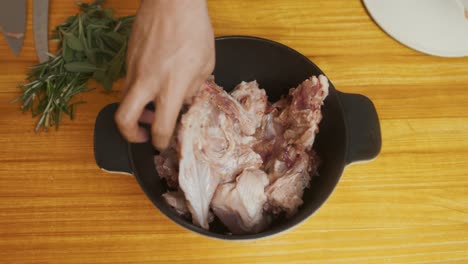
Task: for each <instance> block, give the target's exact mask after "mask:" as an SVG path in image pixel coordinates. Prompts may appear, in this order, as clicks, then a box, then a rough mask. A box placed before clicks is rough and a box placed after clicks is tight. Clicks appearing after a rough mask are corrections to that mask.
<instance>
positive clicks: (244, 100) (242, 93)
mask: <svg viewBox="0 0 468 264" xmlns="http://www.w3.org/2000/svg"><path fill="white" fill-rule="evenodd" d="M231 95H232V97H234V99H236V100H237V101H238V102H239V103H240V104H241V105H242V107H244V109H245V110H246V111H247V113H248V114H249V116H250V119H251V120H252V121H253V122H254V124H255V128H258V127H259V126H260V125H261V123H262V118H263V116H264V115H265V111H266V107H267V103H268V101H267V95H266V92H265V90H263V89H260V88H259V87H258V83H257V81H251V82H241V83H240V84H239V85H237V86H236V88H234V91H232V92H231Z"/></svg>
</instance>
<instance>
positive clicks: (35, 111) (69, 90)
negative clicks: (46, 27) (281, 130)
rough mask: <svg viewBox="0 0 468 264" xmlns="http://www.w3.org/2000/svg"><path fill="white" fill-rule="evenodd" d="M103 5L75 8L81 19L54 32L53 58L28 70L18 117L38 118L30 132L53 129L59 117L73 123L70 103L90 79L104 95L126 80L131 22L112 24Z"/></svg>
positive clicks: (130, 18)
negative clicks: (23, 113) (24, 114)
mask: <svg viewBox="0 0 468 264" xmlns="http://www.w3.org/2000/svg"><path fill="white" fill-rule="evenodd" d="M101 2H102V1H97V2H95V3H93V4H84V3H78V6H79V7H80V13H79V14H77V15H75V16H71V17H69V18H68V19H67V20H66V21H65V22H64V23H62V24H60V25H59V26H57V27H56V29H55V30H54V32H53V39H54V40H56V41H58V42H59V48H58V51H57V54H56V55H52V54H49V56H50V59H49V60H48V61H46V62H43V63H41V64H37V65H35V66H32V67H30V69H31V71H30V72H29V73H28V75H27V78H26V79H27V81H28V83H26V84H23V85H20V86H19V88H20V89H21V90H22V92H23V94H22V95H21V96H20V97H18V98H16V99H15V100H14V102H18V101H21V102H22V105H21V109H22V110H23V111H31V113H32V115H33V117H38V122H37V125H36V128H35V131H36V132H38V131H40V130H41V129H47V128H49V127H50V126H55V127H56V128H58V126H59V124H60V121H61V118H62V114H66V115H69V116H70V118H71V119H73V118H74V114H73V113H74V108H75V107H76V105H78V104H81V103H84V102H83V101H79V102H72V101H73V100H72V99H73V97H74V96H75V95H77V94H79V93H82V92H87V91H90V90H91V89H89V88H88V87H87V82H88V80H90V79H95V80H96V81H97V82H99V83H101V84H102V85H103V87H104V88H105V89H106V90H111V89H112V84H113V83H114V82H115V81H116V80H117V79H119V78H120V77H123V76H124V75H125V70H126V69H125V57H126V51H127V42H128V38H129V36H130V32H131V26H132V23H133V21H134V16H127V17H120V18H115V17H114V16H113V11H112V10H111V9H103V8H102V7H101V5H100V3H101Z"/></svg>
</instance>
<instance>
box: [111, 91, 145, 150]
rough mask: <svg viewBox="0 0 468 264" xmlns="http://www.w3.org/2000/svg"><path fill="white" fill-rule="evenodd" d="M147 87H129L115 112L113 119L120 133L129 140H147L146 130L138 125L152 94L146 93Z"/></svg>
mask: <svg viewBox="0 0 468 264" xmlns="http://www.w3.org/2000/svg"><path fill="white" fill-rule="evenodd" d="M148 91H150V89H149V88H143V87H139V89H135V87H130V88H129V89H128V93H127V94H126V96H125V98H124V99H123V101H122V103H121V104H120V106H119V109H118V110H117V113H116V114H115V121H116V123H117V126H118V128H119V130H120V132H121V133H122V135H123V136H124V137H125V138H126V139H127V140H128V141H130V142H145V141H147V140H148V133H147V132H146V130H145V129H144V128H142V127H140V126H139V125H138V119H139V118H140V115H141V113H142V112H143V109H144V108H145V105H146V104H147V103H148V102H149V101H150V100H148V98H152V97H153V96H154V95H151V94H149V93H148Z"/></svg>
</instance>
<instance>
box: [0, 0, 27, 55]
mask: <svg viewBox="0 0 468 264" xmlns="http://www.w3.org/2000/svg"><path fill="white" fill-rule="evenodd" d="M0 29H1V32H2V33H3V36H4V37H5V39H6V41H7V43H8V46H10V48H11V50H12V51H13V53H14V54H15V55H16V56H18V55H19V53H20V51H21V48H22V47H23V40H24V33H25V31H26V0H13V1H7V0H2V1H0Z"/></svg>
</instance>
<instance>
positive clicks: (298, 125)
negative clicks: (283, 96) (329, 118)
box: [284, 75, 329, 150]
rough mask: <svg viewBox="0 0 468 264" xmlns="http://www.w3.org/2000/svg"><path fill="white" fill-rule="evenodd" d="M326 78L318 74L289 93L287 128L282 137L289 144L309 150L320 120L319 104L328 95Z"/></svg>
mask: <svg viewBox="0 0 468 264" xmlns="http://www.w3.org/2000/svg"><path fill="white" fill-rule="evenodd" d="M328 87H329V84H328V79H327V78H326V77H325V76H323V75H320V76H319V77H318V78H317V77H315V76H312V77H311V78H309V79H307V80H305V81H304V82H302V83H301V84H300V85H299V86H298V87H297V88H295V89H292V90H291V91H290V93H289V96H290V97H291V98H292V99H291V104H290V106H289V108H288V110H287V111H288V129H287V130H286V131H285V132H284V139H285V140H286V141H287V142H288V143H289V144H296V145H298V146H303V147H304V148H305V149H306V150H310V149H311V148H312V145H313V144H314V139H315V135H316V134H317V133H318V124H319V123H320V121H321V120H322V112H321V106H322V105H323V101H324V100H325V98H326V97H327V95H328Z"/></svg>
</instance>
